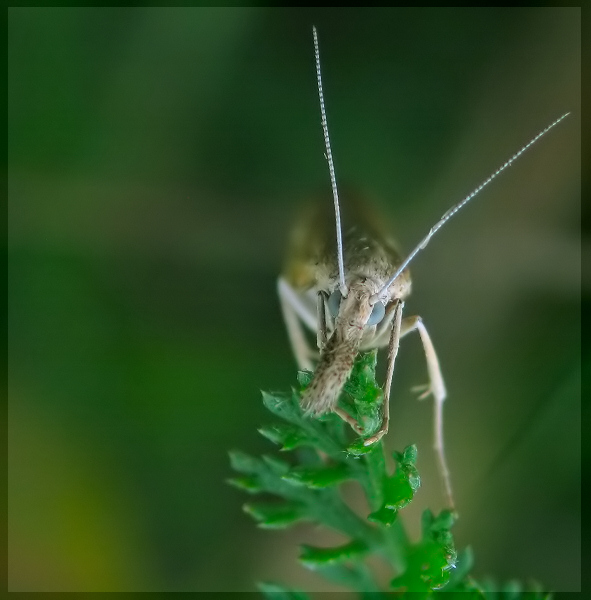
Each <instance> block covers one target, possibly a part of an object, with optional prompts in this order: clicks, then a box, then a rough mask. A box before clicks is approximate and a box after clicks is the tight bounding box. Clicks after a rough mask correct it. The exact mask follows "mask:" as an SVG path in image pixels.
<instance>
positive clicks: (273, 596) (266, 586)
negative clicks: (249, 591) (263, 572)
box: [257, 582, 309, 600]
mask: <svg viewBox="0 0 591 600" xmlns="http://www.w3.org/2000/svg"><path fill="white" fill-rule="evenodd" d="M257 587H258V588H259V590H260V591H261V592H262V593H263V594H264V595H265V598H268V600H309V596H308V595H307V594H306V593H304V592H300V591H298V590H293V589H291V588H288V587H286V586H284V585H279V584H278V583H271V582H260V583H257Z"/></svg>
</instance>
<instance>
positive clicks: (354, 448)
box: [345, 438, 381, 456]
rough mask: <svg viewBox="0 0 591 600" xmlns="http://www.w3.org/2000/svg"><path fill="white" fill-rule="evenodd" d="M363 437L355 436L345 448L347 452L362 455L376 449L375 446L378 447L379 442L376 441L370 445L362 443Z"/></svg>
mask: <svg viewBox="0 0 591 600" xmlns="http://www.w3.org/2000/svg"><path fill="white" fill-rule="evenodd" d="M364 441H365V440H364V439H363V438H357V439H356V440H355V441H354V442H353V443H352V444H351V445H350V446H349V447H348V448H347V449H346V450H345V452H347V454H350V455H351V456H363V455H364V454H368V453H369V452H372V451H373V450H375V449H376V447H380V445H381V442H377V443H375V444H371V445H370V446H366V445H365V444H364Z"/></svg>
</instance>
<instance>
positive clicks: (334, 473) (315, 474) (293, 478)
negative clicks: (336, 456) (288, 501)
mask: <svg viewBox="0 0 591 600" xmlns="http://www.w3.org/2000/svg"><path fill="white" fill-rule="evenodd" d="M283 479H284V480H285V481H289V482H290V483H293V484H295V485H305V486H307V487H309V488H312V489H319V488H325V487H329V486H331V485H337V484H339V483H342V482H343V481H346V480H348V479H353V474H352V473H351V470H350V468H349V467H348V466H347V465H344V464H341V465H335V466H333V467H319V468H306V467H298V468H295V469H292V470H291V471H289V472H288V473H286V474H285V475H284V476H283Z"/></svg>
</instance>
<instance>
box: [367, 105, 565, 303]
mask: <svg viewBox="0 0 591 600" xmlns="http://www.w3.org/2000/svg"><path fill="white" fill-rule="evenodd" d="M568 115H570V112H567V113H565V114H564V115H562V117H560V118H558V119H556V121H554V123H551V124H550V125H548V127H546V128H545V129H542V131H540V133H538V135H536V137H534V138H533V139H531V140H530V141H529V142H528V143H527V144H526V145H525V146H523V148H521V150H519V151H518V152H516V153H515V154H514V155H513V156H512V157H511V158H510V159H509V160H508V161H507V162H506V163H504V164H503V165H502V166H500V167H499V168H498V169H497V170H496V171H495V172H494V173H493V174H492V175H491V176H490V177H489V178H488V179H486V180H485V181H483V182H482V183H481V184H480V185H479V186H478V187H477V188H476V189H475V190H474V191H473V192H471V193H470V194H468V195H467V196H466V197H465V198H464V199H463V200H462V201H461V202H458V203H457V204H456V205H454V206H452V207H451V208H450V209H449V210H448V211H447V212H446V213H445V214H444V215H443V216H442V217H441V219H440V220H439V221H437V223H435V225H433V227H431V229H430V230H429V233H428V234H427V235H426V236H425V237H424V238H423V239H422V240H421V241H420V243H419V244H418V246H417V247H416V248H415V249H414V250H413V251H412V252H411V253H410V254H409V255H408V256H407V257H406V258H405V259H404V260H403V261H402V263H401V265H400V266H399V267H398V269H396V272H395V273H394V275H392V277H390V279H389V280H388V283H386V284H385V285H384V287H383V288H382V289H381V290H380V291H379V292H377V294H374V295H373V296H372V297H371V299H370V302H371V303H375V302H377V301H378V300H379V299H380V296H382V294H384V293H385V292H386V291H387V290H388V288H389V287H390V286H391V285H392V283H393V282H394V281H395V279H396V278H397V277H398V276H399V275H400V273H402V271H404V269H406V267H407V266H408V264H409V263H410V261H411V260H412V259H413V258H414V257H415V256H416V255H417V254H418V253H419V252H420V251H421V250H424V249H425V247H426V246H427V244H428V243H429V242H430V240H431V238H432V237H433V236H434V235H435V233H436V232H437V231H439V229H441V228H442V227H443V226H444V225H445V223H447V221H449V220H450V219H451V218H452V217H453V216H454V215H455V214H456V213H457V212H458V211H459V210H460V209H461V208H463V207H464V206H465V205H466V204H468V202H470V200H472V198H474V196H476V195H477V194H478V193H479V192H481V191H482V189H483V188H484V187H485V186H487V185H488V184H489V183H490V182H491V181H492V180H493V179H494V178H495V177H496V176H497V175H499V174H500V173H501V172H502V171H504V170H505V169H506V168H507V167H509V166H510V165H511V164H512V163H513V162H514V161H515V160H517V159H518V158H519V157H520V156H521V155H522V154H523V153H524V152H525V151H526V150H527V149H528V148H529V147H530V146H533V144H535V143H536V142H537V141H538V140H539V139H540V138H541V137H542V136H543V135H545V134H546V133H548V132H549V131H550V129H552V128H553V127H554V126H556V125H558V123H560V121H562V120H563V119H565V118H566V117H568Z"/></svg>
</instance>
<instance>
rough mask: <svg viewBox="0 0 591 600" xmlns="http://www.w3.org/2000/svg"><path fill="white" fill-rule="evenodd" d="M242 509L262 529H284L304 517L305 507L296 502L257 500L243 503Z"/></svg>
mask: <svg viewBox="0 0 591 600" xmlns="http://www.w3.org/2000/svg"><path fill="white" fill-rule="evenodd" d="M243 509H244V512H246V513H247V514H249V515H251V516H252V517H253V518H254V519H255V520H256V521H258V526H259V527H262V528H264V529H284V528H286V527H289V526H291V525H293V524H295V523H297V522H298V521H301V520H302V519H305V518H306V511H305V507H304V506H302V505H301V504H299V503H296V502H282V503H274V504H271V503H262V502H257V503H250V504H245V505H244V506H243Z"/></svg>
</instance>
